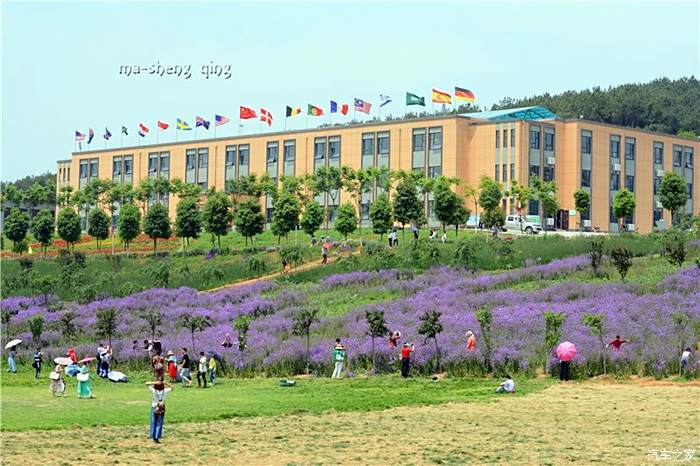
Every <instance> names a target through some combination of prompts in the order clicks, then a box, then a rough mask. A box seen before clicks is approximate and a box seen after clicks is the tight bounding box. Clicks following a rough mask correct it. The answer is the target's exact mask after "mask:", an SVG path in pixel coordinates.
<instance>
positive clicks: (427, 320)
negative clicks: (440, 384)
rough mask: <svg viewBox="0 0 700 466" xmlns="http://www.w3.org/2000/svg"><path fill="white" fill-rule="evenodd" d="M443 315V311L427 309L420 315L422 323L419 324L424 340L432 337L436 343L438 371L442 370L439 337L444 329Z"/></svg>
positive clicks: (419, 332)
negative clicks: (441, 320)
mask: <svg viewBox="0 0 700 466" xmlns="http://www.w3.org/2000/svg"><path fill="white" fill-rule="evenodd" d="M441 315H442V312H439V311H432V310H427V311H425V312H424V313H423V315H421V316H420V317H419V319H420V325H419V326H418V334H420V335H423V337H424V342H427V341H428V340H430V339H432V340H433V343H435V357H436V359H437V368H436V372H440V346H439V345H438V340H437V337H438V335H439V334H440V333H441V332H442V330H443V327H442V323H440V316H441Z"/></svg>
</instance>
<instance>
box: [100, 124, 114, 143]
mask: <svg viewBox="0 0 700 466" xmlns="http://www.w3.org/2000/svg"><path fill="white" fill-rule="evenodd" d="M102 137H103V138H105V141H109V138H111V137H112V133H110V132H109V130H108V129H107V127H105V134H103V135H102Z"/></svg>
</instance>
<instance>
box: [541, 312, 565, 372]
mask: <svg viewBox="0 0 700 466" xmlns="http://www.w3.org/2000/svg"><path fill="white" fill-rule="evenodd" d="M565 318H566V316H565V315H564V313H562V312H552V311H546V312H545V313H544V349H545V355H544V371H545V374H548V373H549V355H550V354H551V353H552V351H553V350H554V348H555V347H556V346H557V344H558V343H559V340H560V339H561V327H562V325H563V324H564V319H565Z"/></svg>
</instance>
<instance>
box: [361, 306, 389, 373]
mask: <svg viewBox="0 0 700 466" xmlns="http://www.w3.org/2000/svg"><path fill="white" fill-rule="evenodd" d="M365 319H366V320H367V327H368V328H369V330H368V332H367V333H368V335H369V336H370V338H371V339H372V371H373V372H376V371H377V356H376V353H375V351H374V340H375V339H376V338H382V337H384V336H385V335H386V334H388V333H389V329H388V328H387V326H386V319H385V318H384V311H380V310H378V309H375V310H373V311H370V310H368V311H365Z"/></svg>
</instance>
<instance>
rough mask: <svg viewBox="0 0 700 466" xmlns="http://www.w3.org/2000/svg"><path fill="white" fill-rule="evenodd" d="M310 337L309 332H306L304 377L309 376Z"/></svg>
mask: <svg viewBox="0 0 700 466" xmlns="http://www.w3.org/2000/svg"><path fill="white" fill-rule="evenodd" d="M310 340H311V335H310V334H309V331H308V330H307V331H306V375H309V362H310V359H311V349H310V347H311V342H310Z"/></svg>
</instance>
